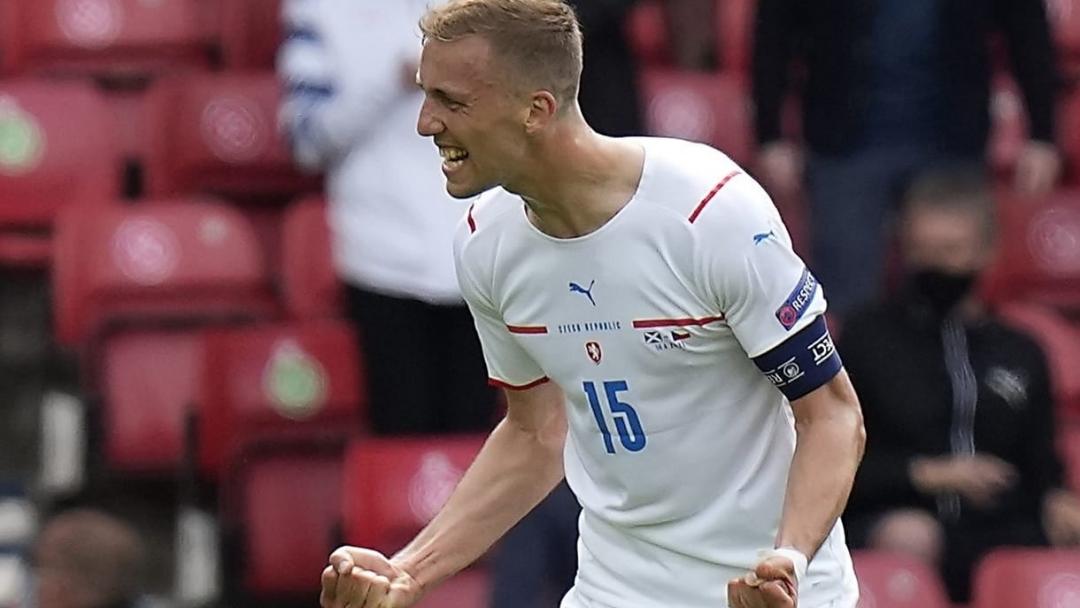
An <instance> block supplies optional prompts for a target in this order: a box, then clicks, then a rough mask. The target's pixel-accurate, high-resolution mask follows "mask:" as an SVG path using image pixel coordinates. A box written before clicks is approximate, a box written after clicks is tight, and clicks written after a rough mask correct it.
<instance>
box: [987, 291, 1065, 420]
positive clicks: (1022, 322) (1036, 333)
mask: <svg viewBox="0 0 1080 608" xmlns="http://www.w3.org/2000/svg"><path fill="white" fill-rule="evenodd" d="M999 312H1000V314H1001V316H1002V318H1004V319H1005V320H1006V321H1007V322H1008V323H1009V324H1010V325H1012V326H1014V327H1016V328H1017V329H1020V330H1021V331H1024V332H1026V333H1028V334H1029V335H1031V337H1032V338H1034V339H1035V340H1037V341H1038V342H1039V345H1040V346H1041V347H1042V349H1043V352H1044V354H1045V355H1046V360H1047V364H1048V365H1049V366H1050V374H1051V380H1052V381H1053V383H1054V395H1055V398H1056V399H1057V402H1058V408H1059V412H1060V414H1061V416H1062V417H1064V418H1075V419H1077V420H1080V374H1077V373H1076V370H1078V369H1080V328H1077V327H1074V326H1072V325H1070V324H1069V322H1068V321H1067V320H1066V319H1065V318H1064V317H1063V316H1062V315H1061V314H1060V313H1058V312H1056V311H1054V310H1052V309H1049V308H1047V307H1045V306H1038V305H1033V304H1025V303H1012V304H1008V305H1005V306H1002V307H1001V308H1000V310H999Z"/></svg>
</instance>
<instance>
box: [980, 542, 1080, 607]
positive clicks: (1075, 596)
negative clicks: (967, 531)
mask: <svg viewBox="0 0 1080 608" xmlns="http://www.w3.org/2000/svg"><path fill="white" fill-rule="evenodd" d="M973 598H974V601H973V602H972V604H971V606H972V608H1019V607H1021V606H1023V607H1025V608H1026V607H1028V606H1030V607H1032V608H1073V607H1074V606H1080V551H1052V550H1043V549H1002V550H997V551H994V552H993V553H991V554H990V555H988V556H987V557H986V558H985V559H984V560H983V561H982V562H981V563H980V564H979V566H978V567H977V569H976V572H975V579H974V587H973Z"/></svg>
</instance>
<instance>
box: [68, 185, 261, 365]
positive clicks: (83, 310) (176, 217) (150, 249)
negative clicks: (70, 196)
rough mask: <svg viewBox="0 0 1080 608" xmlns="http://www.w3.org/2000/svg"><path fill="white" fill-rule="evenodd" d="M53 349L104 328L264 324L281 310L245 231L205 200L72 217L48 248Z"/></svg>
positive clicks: (240, 221) (229, 213)
mask: <svg viewBox="0 0 1080 608" xmlns="http://www.w3.org/2000/svg"><path fill="white" fill-rule="evenodd" d="M52 281H53V294H54V302H53V311H54V317H55V330H56V335H57V339H58V340H59V341H60V342H61V343H62V344H66V345H69V346H77V345H84V346H85V345H86V344H87V342H88V341H90V340H91V339H92V338H94V337H95V336H96V335H98V334H100V333H102V332H104V331H105V330H106V329H107V327H108V326H109V325H112V324H117V323H124V324H133V323H134V324H141V325H146V324H162V323H176V322H211V321H229V320H246V319H255V318H268V317H274V316H277V314H278V312H279V310H278V308H279V307H278V305H277V303H276V300H275V299H274V295H273V292H272V289H271V280H270V274H269V272H268V270H267V268H266V266H265V264H264V262H263V259H262V255H261V253H260V251H259V248H258V244H257V243H256V242H255V237H254V235H253V233H252V230H251V227H250V226H249V225H248V224H247V222H245V220H244V217H243V216H242V215H241V214H239V213H238V212H237V211H236V210H235V209H233V208H230V207H229V206H227V205H223V204H220V203H217V202H214V201H212V200H208V199H192V200H177V201H172V202H157V203H153V202H148V203H144V204H141V205H138V206H131V207H123V206H119V205H112V206H107V207H103V208H100V209H89V208H85V207H69V208H67V209H65V211H64V213H63V214H61V216H60V219H59V222H58V226H57V235H56V242H55V258H54V270H53V277H52Z"/></svg>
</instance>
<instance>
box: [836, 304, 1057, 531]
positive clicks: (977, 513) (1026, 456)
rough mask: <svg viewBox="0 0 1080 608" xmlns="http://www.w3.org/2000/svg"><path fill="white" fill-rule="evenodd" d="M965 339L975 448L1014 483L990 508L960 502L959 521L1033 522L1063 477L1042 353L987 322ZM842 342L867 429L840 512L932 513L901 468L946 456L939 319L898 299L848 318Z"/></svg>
mask: <svg viewBox="0 0 1080 608" xmlns="http://www.w3.org/2000/svg"><path fill="white" fill-rule="evenodd" d="M964 333H965V335H966V338H967V344H968V350H967V352H968V355H969V360H970V362H971V368H972V370H973V371H974V375H975V378H976V380H977V385H978V389H977V394H978V398H977V400H976V409H975V417H974V444H975V450H976V451H977V452H981V453H986V454H992V455H994V456H997V457H999V458H1001V459H1003V460H1005V461H1007V462H1010V463H1012V464H1013V465H1014V466H1015V467H1016V468H1017V470H1018V473H1019V478H1020V481H1019V483H1018V484H1017V485H1015V486H1013V488H1011V489H1010V490H1007V491H1006V492H1005V493H1004V494H1003V495H1002V496H1001V498H1000V500H999V502H998V505H997V506H996V507H994V508H991V509H988V510H980V509H976V508H975V507H974V506H972V505H969V504H966V503H963V502H961V503H960V505H959V506H960V513H959V517H961V518H963V519H964V520H965V521H967V522H970V523H978V522H980V521H981V522H985V523H988V524H991V525H992V524H993V523H995V522H1001V523H1004V522H1015V521H1036V522H1037V521H1039V520H1038V517H1039V512H1040V506H1041V500H1042V497H1043V496H1044V495H1045V493H1046V492H1047V490H1049V489H1051V488H1055V487H1060V485H1061V480H1062V467H1061V463H1060V461H1059V460H1058V457H1057V454H1056V452H1055V448H1054V428H1053V427H1054V422H1053V421H1054V404H1053V398H1052V397H1051V393H1050V381H1049V377H1048V372H1047V367H1046V363H1045V359H1044V357H1043V353H1042V350H1041V349H1040V348H1039V346H1038V345H1037V344H1036V343H1035V342H1033V341H1032V340H1031V339H1030V338H1028V337H1027V336H1025V335H1023V334H1021V333H1019V332H1017V331H1016V330H1013V329H1010V328H1008V327H1006V326H1005V325H1003V324H1001V323H999V322H997V321H995V320H993V319H992V318H991V319H987V320H984V321H981V322H979V323H978V324H975V325H970V324H969V325H968V326H966V327H965V332H964ZM841 338H842V339H841V344H840V352H841V353H842V355H843V357H844V365H845V367H846V368H847V370H848V373H849V374H850V376H851V381H852V384H853V385H854V386H855V390H856V392H857V393H858V395H859V399H860V401H861V403H862V407H863V415H864V417H865V424H866V433H867V444H866V455H865V457H864V458H863V463H862V466H861V468H860V470H859V473H858V475H857V476H856V479H855V486H854V489H853V491H852V496H851V500H850V503H849V505H848V516H855V517H858V516H862V515H868V514H873V513H877V512H880V511H883V510H889V509H894V508H897V507H920V508H923V509H926V510H928V511H930V512H932V513H934V512H939V511H938V509H939V505H938V503H937V501H936V500H935V499H934V498H933V497H930V496H926V495H923V494H921V493H919V492H918V491H917V490H916V489H915V488H914V486H913V485H912V483H911V480H910V478H909V476H908V466H909V463H910V462H911V461H912V459H913V458H916V457H918V456H941V455H947V454H949V453H950V434H951V430H952V422H953V410H954V408H953V397H952V395H953V390H952V383H951V382H950V379H949V374H948V372H947V371H946V365H945V353H944V346H943V343H944V340H943V338H942V331H941V324H940V322H939V321H938V320H937V319H936V318H935V317H933V315H932V314H930V313H929V311H928V309H926V308H924V307H923V306H922V305H921V304H920V302H919V300H918V299H917V298H915V297H908V296H904V295H900V296H897V297H896V298H895V299H894V300H893V301H892V302H890V303H888V304H885V305H880V306H877V307H875V308H872V309H870V310H866V311H864V312H862V313H859V314H856V315H854V316H853V317H852V318H851V319H850V320H849V321H848V323H846V324H845V326H844V331H843V334H842V336H841ZM1018 386H1019V387H1020V390H1017V387H1018ZM1032 518H1035V519H1032Z"/></svg>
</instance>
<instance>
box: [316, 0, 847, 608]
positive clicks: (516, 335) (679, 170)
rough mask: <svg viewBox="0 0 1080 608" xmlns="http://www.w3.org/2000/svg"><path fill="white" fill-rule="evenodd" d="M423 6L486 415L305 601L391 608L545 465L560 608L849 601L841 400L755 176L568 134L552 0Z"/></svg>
mask: <svg viewBox="0 0 1080 608" xmlns="http://www.w3.org/2000/svg"><path fill="white" fill-rule="evenodd" d="M420 26H421V30H422V31H423V34H424V41H425V42H424V47H423V53H422V56H421V62H420V69H419V71H418V74H417V82H418V84H419V86H420V87H421V89H422V90H423V91H424V93H425V101H424V105H423V107H422V108H421V111H420V116H419V120H418V124H417V129H418V131H419V132H420V134H421V135H425V136H429V137H431V138H432V139H433V141H434V143H435V145H436V146H438V148H439V150H440V152H441V153H442V157H443V164H442V170H443V173H444V174H445V176H446V187H447V190H448V191H449V193H450V194H451V195H453V196H455V197H458V198H472V197H477V196H478V198H477V199H476V200H475V201H474V202H473V203H472V204H471V206H470V207H469V211H468V212H467V214H466V216H465V217H464V218H463V219H462V222H461V225H460V226H459V229H458V234H457V238H456V240H455V247H454V255H455V262H456V265H457V272H458V279H459V282H460V283H461V288H462V292H463V294H464V295H465V299H466V301H467V302H468V304H469V307H470V309H471V311H472V313H473V316H474V318H475V321H476V328H477V333H478V334H479V336H480V340H481V343H482V344H483V348H484V355H485V359H486V362H487V367H488V375H489V377H490V380H491V382H492V383H493V384H495V385H498V386H501V387H502V388H503V389H504V390H505V393H506V400H507V405H508V411H507V415H506V418H505V419H504V420H503V421H502V422H501V423H500V424H499V425H498V427H497V428H496V429H495V430H494V431H493V432H492V434H491V436H490V438H489V439H488V441H487V443H486V444H485V446H484V448H483V449H482V450H481V452H480V454H479V455H478V456H477V458H476V460H475V462H474V463H473V465H472V466H471V468H470V469H469V470H468V472H467V473H466V474H465V476H464V478H463V479H462V481H461V483H460V485H459V486H458V488H457V490H456V492H455V493H454V494H453V496H452V497H451V498H450V500H449V501H448V502H447V504H446V506H445V507H444V508H443V510H442V512H441V513H440V514H439V515H438V516H437V517H435V519H434V520H433V521H432V522H431V523H430V524H429V525H428V526H427V527H426V528H425V529H424V530H423V531H422V532H421V533H420V534H419V535H418V536H417V537H416V538H415V539H414V540H413V541H412V542H411V543H410V544H409V545H408V546H407V547H405V548H404V549H403V550H401V551H400V552H398V553H397V554H396V555H394V556H392V557H387V556H384V555H382V554H380V553H378V552H375V551H372V550H369V549H363V548H357V547H342V548H340V549H338V550H337V551H335V552H334V553H333V554H332V555H331V557H330V565H329V566H327V568H326V569H325V570H324V572H323V579H322V582H323V594H322V598H321V601H322V605H323V606H324V607H325V608H344V607H346V606H348V607H349V608H405V607H408V606H413V605H414V604H415V603H416V602H418V601H419V599H420V598H421V597H422V596H423V595H424V593H425V592H426V591H428V590H430V589H431V588H432V587H434V586H435V585H437V584H439V582H440V581H443V580H445V579H447V578H448V577H450V576H452V575H453V574H454V573H456V572H457V571H459V570H460V569H462V568H464V567H466V566H467V565H468V564H470V563H471V562H473V561H474V560H476V559H477V558H479V557H480V556H481V555H482V554H483V553H484V552H485V551H486V550H487V549H488V547H490V546H491V544H492V543H494V542H495V541H496V540H497V539H498V538H499V537H500V536H502V535H503V534H504V533H505V532H506V531H507V530H508V529H509V528H510V527H511V526H513V525H514V524H515V523H516V522H517V521H519V520H520V519H521V518H522V517H523V516H524V515H525V514H526V513H528V512H529V510H530V509H532V508H533V506H534V505H536V504H537V503H538V502H539V501H540V500H541V499H542V498H543V497H544V496H545V495H546V494H547V493H548V492H549V491H550V490H551V489H552V488H553V487H554V486H555V485H556V484H557V483H558V482H559V481H560V480H562V479H563V477H564V476H565V478H566V479H567V481H568V482H569V484H570V487H571V488H572V489H573V490H574V493H575V494H576V495H577V497H578V500H579V501H580V502H581V504H582V507H583V511H582V515H581V518H580V522H579V542H578V562H579V564H578V574H577V577H576V580H575V584H574V587H573V588H572V589H571V590H570V591H569V593H567V595H566V596H565V597H564V599H563V601H562V607H563V608H652V607H655V606H661V605H666V606H678V607H680V608H699V607H700V608H716V607H723V606H729V607H731V608H794V607H795V606H803V607H805V608H854V607H855V603H856V601H857V596H858V590H857V583H856V581H855V576H854V572H853V571H852V567H851V559H850V557H849V555H848V551H847V548H846V546H845V543H844V533H843V529H842V527H841V525H840V523H839V522H838V520H837V517H838V515H839V513H840V511H841V510H842V509H843V505H844V503H845V501H846V499H847V495H848V492H849V490H850V487H851V483H852V479H853V477H854V474H855V469H856V467H857V465H858V461H859V459H860V457H861V453H862V446H863V441H864V439H863V430H862V418H861V413H860V410H859V405H858V401H857V399H856V397H855V394H854V392H853V391H852V389H851V385H850V383H849V381H848V379H847V376H846V374H845V373H844V371H843V368H842V364H841V361H840V358H839V355H838V354H837V353H836V351H835V349H834V348H833V346H832V341H831V339H830V338H829V334H828V329H827V327H826V325H825V322H824V316H823V315H824V312H825V308H826V303H825V298H824V294H823V293H822V289H821V287H820V286H819V285H818V283H817V281H816V279H814V277H813V275H812V274H810V272H809V271H808V270H807V269H806V267H805V265H804V264H803V262H802V261H801V260H800V259H799V258H798V256H796V255H795V253H794V252H793V251H792V249H791V241H790V238H789V236H788V233H787V230H786V229H785V228H784V224H783V222H782V221H781V219H780V216H779V214H778V213H777V212H776V209H775V207H774V206H773V204H772V202H771V201H770V199H769V197H768V195H766V194H765V192H764V191H763V190H762V189H761V188H760V187H759V186H758V185H757V183H756V182H754V180H752V179H751V178H750V177H749V176H748V175H746V174H745V173H744V172H743V171H742V170H741V169H740V168H739V167H738V166H737V165H736V164H735V163H734V162H732V161H731V160H730V159H729V158H728V157H727V156H725V155H724V154H723V153H721V152H719V151H717V150H714V149H712V148H710V147H708V146H704V145H700V144H692V143H689V142H684V141H679V140H671V139H657V138H608V137H603V136H600V135H598V134H596V133H595V132H594V131H593V130H592V129H590V127H589V126H588V124H586V123H585V121H584V120H583V118H582V116H581V113H580V111H579V109H578V106H577V103H576V95H577V88H578V79H579V76H580V73H581V65H582V57H581V32H580V29H579V26H578V23H577V20H576V19H575V16H574V13H573V11H572V9H571V8H570V7H569V6H568V5H566V4H565V3H563V2H561V1H559V0H453V1H451V2H449V3H447V4H445V5H442V6H440V7H438V8H435V9H432V10H430V11H429V12H428V13H427V14H426V15H425V16H424V18H423V19H422V20H421V23H420ZM796 438H797V439H798V448H797V449H796Z"/></svg>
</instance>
